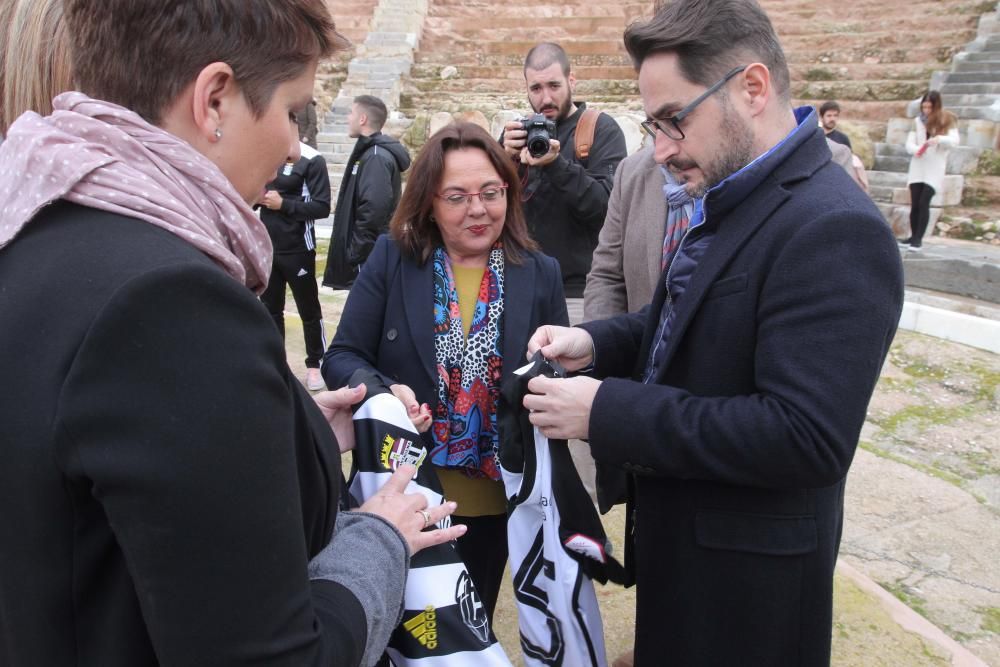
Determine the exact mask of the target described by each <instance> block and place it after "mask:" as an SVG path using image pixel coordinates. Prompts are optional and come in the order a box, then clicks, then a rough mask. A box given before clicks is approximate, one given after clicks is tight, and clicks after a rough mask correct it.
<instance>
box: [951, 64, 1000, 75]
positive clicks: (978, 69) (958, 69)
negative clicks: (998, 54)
mask: <svg viewBox="0 0 1000 667" xmlns="http://www.w3.org/2000/svg"><path fill="white" fill-rule="evenodd" d="M952 72H955V73H957V74H979V73H988V74H995V75H1000V62H991V61H986V62H971V63H970V62H958V63H955V65H954V66H953V67H952Z"/></svg>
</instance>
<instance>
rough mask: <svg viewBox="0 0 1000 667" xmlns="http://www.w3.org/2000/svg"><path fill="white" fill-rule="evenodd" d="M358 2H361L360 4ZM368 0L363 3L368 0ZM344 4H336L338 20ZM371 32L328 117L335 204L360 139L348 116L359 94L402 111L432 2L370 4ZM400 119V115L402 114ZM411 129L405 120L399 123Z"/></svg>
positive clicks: (324, 147) (327, 152)
mask: <svg viewBox="0 0 1000 667" xmlns="http://www.w3.org/2000/svg"><path fill="white" fill-rule="evenodd" d="M356 1H358V0H356ZM365 1H366V0H360V1H359V5H360V3H361V2H365ZM340 6H341V5H340V4H339V3H338V4H337V5H335V6H334V11H335V15H334V20H337V21H338V26H339V25H340V23H339V20H338V16H337V14H336V11H337V9H336V8H339V7H340ZM367 6H369V7H370V10H371V14H370V21H369V28H368V30H367V31H365V32H364V35H363V42H362V43H361V44H360V45H359V46H357V47H356V48H355V50H354V52H353V53H352V54H351V55H352V57H351V59H350V61H349V62H348V63H347V66H346V76H345V77H344V79H343V83H342V85H341V86H340V87H339V90H338V92H337V96H336V98H335V99H334V100H333V102H332V104H331V105H330V106H329V110H328V111H327V112H326V113H325V114H324V115H323V119H322V121H323V122H322V128H321V131H320V133H319V134H318V136H317V144H318V147H319V150H320V152H321V153H323V156H324V157H325V159H326V161H327V169H328V171H329V174H330V185H331V188H332V191H333V192H332V197H333V201H334V202H336V199H337V194H338V192H339V190H340V181H341V179H342V178H343V175H344V170H345V168H346V164H347V160H348V158H350V155H351V149H352V148H353V147H354V142H355V139H352V138H351V137H349V136H348V134H347V114H348V113H350V110H351V104H352V102H353V100H354V98H355V97H356V96H358V95H363V94H367V95H374V96H376V97H378V98H379V99H381V100H382V101H383V102H385V105H386V106H387V107H388V108H389V110H390V118H391V117H392V116H393V110H394V109H397V108H398V107H399V96H400V92H401V88H402V84H401V81H402V78H403V77H404V76H405V75H407V74H408V73H409V71H410V67H411V65H412V63H413V53H414V51H415V50H416V48H417V45H418V43H419V41H420V34H421V30H422V28H423V23H424V18H425V15H426V13H427V0H369V1H367ZM397 115H398V114H397ZM395 121H396V125H397V126H399V125H400V124H401V123H402V124H403V125H402V126H403V127H404V128H405V119H403V120H402V121H401V120H400V119H398V118H397V119H395Z"/></svg>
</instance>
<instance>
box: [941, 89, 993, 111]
mask: <svg viewBox="0 0 1000 667" xmlns="http://www.w3.org/2000/svg"><path fill="white" fill-rule="evenodd" d="M997 101H1000V95H990V94H967V95H954V94H951V93H947V94H942V95H941V103H942V104H944V108H945V109H951V108H952V107H988V106H991V105H993V104H995V103H996V102H997Z"/></svg>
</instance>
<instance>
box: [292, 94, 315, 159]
mask: <svg viewBox="0 0 1000 667" xmlns="http://www.w3.org/2000/svg"><path fill="white" fill-rule="evenodd" d="M295 122H296V124H297V125H298V128H299V140H300V141H301V142H302V143H304V144H306V145H307V146H309V147H310V148H313V149H315V148H316V134H317V133H318V132H319V119H318V118H317V114H316V100H310V101H309V104H307V105H306V106H305V108H304V109H302V111H300V112H299V113H297V114H295Z"/></svg>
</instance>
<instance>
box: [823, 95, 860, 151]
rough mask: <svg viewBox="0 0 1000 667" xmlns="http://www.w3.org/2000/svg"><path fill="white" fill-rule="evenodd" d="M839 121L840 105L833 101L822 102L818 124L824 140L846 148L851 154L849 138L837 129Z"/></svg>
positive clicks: (852, 149)
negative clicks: (824, 136)
mask: <svg viewBox="0 0 1000 667" xmlns="http://www.w3.org/2000/svg"><path fill="white" fill-rule="evenodd" d="M839 121H840V105H839V104H837V102H835V101H833V100H828V101H826V102H823V104H822V105H821V106H820V108H819V124H820V126H821V127H822V128H823V132H824V134H826V138H827V139H829V140H830V141H836V142H837V143H838V144H843V145H844V146H847V147H848V148H849V149H850V150H851V151H852V152H853V151H854V148H852V147H851V138H850V137H848V136H847V135H846V134H844V133H843V132H841V131H840V130H838V129H837V123H838V122H839Z"/></svg>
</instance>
